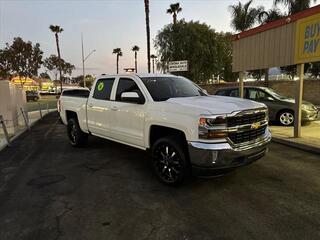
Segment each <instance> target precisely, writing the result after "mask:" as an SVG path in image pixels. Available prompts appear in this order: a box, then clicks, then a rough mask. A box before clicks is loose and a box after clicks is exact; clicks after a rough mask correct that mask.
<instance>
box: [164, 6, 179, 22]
mask: <svg viewBox="0 0 320 240" xmlns="http://www.w3.org/2000/svg"><path fill="white" fill-rule="evenodd" d="M181 11H182V8H181V7H180V3H174V4H170V8H168V9H167V13H168V14H172V17H173V24H176V23H177V15H178V13H179V12H181Z"/></svg>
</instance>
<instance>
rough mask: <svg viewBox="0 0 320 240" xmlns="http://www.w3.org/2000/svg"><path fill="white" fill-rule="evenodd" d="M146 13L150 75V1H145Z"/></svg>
mask: <svg viewBox="0 0 320 240" xmlns="http://www.w3.org/2000/svg"><path fill="white" fill-rule="evenodd" d="M144 11H145V14H146V32H147V58H148V73H150V67H151V66H150V64H151V63H150V18H149V13H150V10H149V0H144Z"/></svg>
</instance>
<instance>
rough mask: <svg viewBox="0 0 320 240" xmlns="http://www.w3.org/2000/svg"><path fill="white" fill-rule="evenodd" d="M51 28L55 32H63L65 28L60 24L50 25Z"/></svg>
mask: <svg viewBox="0 0 320 240" xmlns="http://www.w3.org/2000/svg"><path fill="white" fill-rule="evenodd" d="M49 29H50V30H51V31H52V32H53V33H55V34H58V33H61V32H63V28H62V27H60V26H58V25H50V26H49Z"/></svg>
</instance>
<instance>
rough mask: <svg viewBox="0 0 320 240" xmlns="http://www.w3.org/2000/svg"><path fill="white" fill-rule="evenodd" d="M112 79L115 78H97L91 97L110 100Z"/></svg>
mask: <svg viewBox="0 0 320 240" xmlns="http://www.w3.org/2000/svg"><path fill="white" fill-rule="evenodd" d="M114 80H115V78H105V79H99V80H98V81H97V83H96V86H95V89H94V93H93V98H95V99H100V100H110V96H111V91H112V86H113V83H114Z"/></svg>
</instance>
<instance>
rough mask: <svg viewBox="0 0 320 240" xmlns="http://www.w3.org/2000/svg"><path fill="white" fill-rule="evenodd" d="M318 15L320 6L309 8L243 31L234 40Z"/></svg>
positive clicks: (233, 37)
mask: <svg viewBox="0 0 320 240" xmlns="http://www.w3.org/2000/svg"><path fill="white" fill-rule="evenodd" d="M317 13H320V4H319V5H317V6H314V7H312V8H308V9H306V10H304V11H301V12H298V13H296V14H293V15H290V16H287V17H284V18H281V19H279V20H276V21H272V22H269V23H266V24H263V25H260V26H258V27H255V28H252V29H249V30H247V31H243V32H241V33H238V34H235V35H233V36H232V40H233V41H236V40H239V39H242V38H246V37H249V36H252V35H255V34H258V33H261V32H264V31H267V30H270V29H273V28H277V27H280V26H283V25H286V24H288V23H292V22H296V21H298V20H299V19H302V18H306V17H309V16H312V15H314V14H317Z"/></svg>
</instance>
